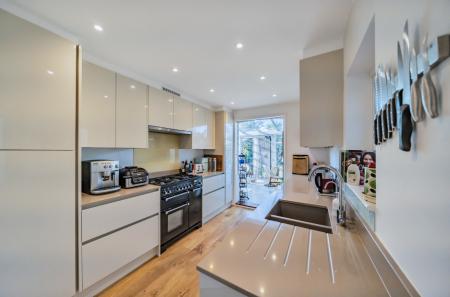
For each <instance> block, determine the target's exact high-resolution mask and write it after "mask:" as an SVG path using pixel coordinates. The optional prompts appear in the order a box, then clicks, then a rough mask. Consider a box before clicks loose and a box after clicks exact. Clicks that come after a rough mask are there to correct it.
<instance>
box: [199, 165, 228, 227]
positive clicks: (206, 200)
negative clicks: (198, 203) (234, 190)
mask: <svg viewBox="0 0 450 297" xmlns="http://www.w3.org/2000/svg"><path fill="white" fill-rule="evenodd" d="M202 195H203V197H202V208H203V209H202V216H203V219H202V221H203V223H206V222H207V221H209V220H210V219H212V218H213V217H214V216H216V215H218V214H219V213H220V212H221V211H223V210H224V209H225V207H226V199H225V174H223V173H220V174H218V175H214V176H208V177H204V178H203V189H202Z"/></svg>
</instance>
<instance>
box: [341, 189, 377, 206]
mask: <svg viewBox="0 0 450 297" xmlns="http://www.w3.org/2000/svg"><path fill="white" fill-rule="evenodd" d="M345 185H346V187H347V188H348V189H349V190H350V191H351V192H352V193H353V194H354V195H355V196H356V197H357V198H358V199H359V202H360V203H361V204H362V205H363V206H364V207H365V208H366V209H367V210H369V211H371V212H375V210H376V204H375V203H370V202H368V201H366V200H365V199H364V194H363V191H364V186H355V185H350V184H348V183H346V184H345Z"/></svg>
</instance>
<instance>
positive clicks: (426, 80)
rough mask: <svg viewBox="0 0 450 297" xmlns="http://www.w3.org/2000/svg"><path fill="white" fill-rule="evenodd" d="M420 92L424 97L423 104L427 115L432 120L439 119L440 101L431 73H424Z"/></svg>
mask: <svg viewBox="0 0 450 297" xmlns="http://www.w3.org/2000/svg"><path fill="white" fill-rule="evenodd" d="M420 92H421V95H422V104H423V107H424V109H425V112H426V113H427V115H428V116H429V117H430V118H432V119H433V118H435V117H437V116H438V115H439V110H438V105H439V101H438V95H437V92H436V88H435V86H434V84H433V80H432V79H431V74H430V72H426V73H424V75H423V77H422V81H421V85H420Z"/></svg>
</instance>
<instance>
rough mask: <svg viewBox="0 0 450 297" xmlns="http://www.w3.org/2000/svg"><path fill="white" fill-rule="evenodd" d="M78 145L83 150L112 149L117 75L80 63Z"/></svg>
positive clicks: (114, 137) (114, 135) (113, 145)
mask: <svg viewBox="0 0 450 297" xmlns="http://www.w3.org/2000/svg"><path fill="white" fill-rule="evenodd" d="M82 72H83V75H82V76H83V78H82V80H83V81H82V95H81V102H80V142H81V146H84V147H115V145H116V140H115V139H116V129H115V121H116V116H115V110H116V74H115V73H114V72H112V71H109V70H106V69H104V68H102V67H99V66H97V65H94V64H91V63H89V62H83V70H82Z"/></svg>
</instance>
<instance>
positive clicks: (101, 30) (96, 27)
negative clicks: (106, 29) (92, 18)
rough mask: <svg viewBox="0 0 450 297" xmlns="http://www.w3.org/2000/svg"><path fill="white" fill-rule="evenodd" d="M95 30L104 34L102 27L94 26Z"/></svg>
mask: <svg viewBox="0 0 450 297" xmlns="http://www.w3.org/2000/svg"><path fill="white" fill-rule="evenodd" d="M94 29H95V30H96V31H98V32H103V27H102V26H100V25H94Z"/></svg>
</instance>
